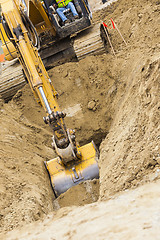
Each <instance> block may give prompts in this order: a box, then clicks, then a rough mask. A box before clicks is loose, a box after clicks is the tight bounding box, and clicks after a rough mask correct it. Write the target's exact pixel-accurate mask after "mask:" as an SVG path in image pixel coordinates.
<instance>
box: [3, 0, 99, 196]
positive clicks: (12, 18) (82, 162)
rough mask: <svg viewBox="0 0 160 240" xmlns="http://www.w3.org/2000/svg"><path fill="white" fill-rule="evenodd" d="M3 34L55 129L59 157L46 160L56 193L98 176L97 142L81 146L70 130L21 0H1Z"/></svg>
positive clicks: (73, 132)
mask: <svg viewBox="0 0 160 240" xmlns="http://www.w3.org/2000/svg"><path fill="white" fill-rule="evenodd" d="M0 3H1V7H2V21H3V25H1V34H3V36H4V33H5V34H6V36H7V38H8V40H9V41H10V42H11V43H12V45H13V46H14V48H13V53H14V54H16V55H17V57H18V59H19V62H20V63H21V65H22V68H23V71H24V74H25V76H26V78H27V80H28V82H29V84H30V87H31V89H32V91H33V93H34V96H35V98H36V100H37V102H38V103H39V104H40V105H41V106H42V107H43V108H44V110H45V112H46V116H45V117H44V122H45V123H46V124H49V126H50V128H51V130H52V131H53V137H52V146H53V149H54V150H55V151H56V153H57V155H58V157H57V158H55V159H52V160H50V161H47V162H45V166H46V168H47V170H48V173H49V176H50V179H51V184H52V187H53V190H54V193H55V195H56V196H59V195H60V194H61V193H63V192H65V191H66V190H67V189H68V188H70V187H72V186H74V185H76V184H78V183H80V182H81V181H84V180H88V179H93V178H98V176H99V170H98V164H97V159H98V153H97V151H96V148H95V145H94V143H93V142H91V143H89V144H87V145H85V146H82V147H80V146H79V145H78V143H77V142H76V136H75V131H74V130H71V129H67V128H66V125H65V122H64V118H65V116H66V114H65V113H64V112H62V111H61V110H60V108H59V106H58V103H57V92H56V91H55V89H54V87H53V86H52V83H51V80H50V78H49V76H48V74H47V71H46V69H45V67H44V65H43V62H42V60H41V57H40V56H39V54H38V50H37V47H36V46H34V45H33V41H32V40H31V39H30V37H29V35H30V34H29V32H28V30H27V27H26V26H25V21H24V14H25V13H24V8H23V6H21V5H19V2H18V0H1V1H0Z"/></svg>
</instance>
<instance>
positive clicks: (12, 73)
mask: <svg viewBox="0 0 160 240" xmlns="http://www.w3.org/2000/svg"><path fill="white" fill-rule="evenodd" d="M25 84H26V81H25V78H24V75H23V71H22V67H21V65H20V64H19V62H18V60H17V59H16V60H13V61H11V62H5V63H3V65H2V66H1V74H0V98H2V99H3V100H4V101H5V102H8V101H9V100H10V99H11V98H12V97H13V96H14V95H15V94H16V92H17V91H18V90H19V89H21V88H22V87H23V86H24V85H25Z"/></svg>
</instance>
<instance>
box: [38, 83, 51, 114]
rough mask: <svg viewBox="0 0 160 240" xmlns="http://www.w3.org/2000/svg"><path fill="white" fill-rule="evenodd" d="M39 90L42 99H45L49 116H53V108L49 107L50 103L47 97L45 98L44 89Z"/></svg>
mask: <svg viewBox="0 0 160 240" xmlns="http://www.w3.org/2000/svg"><path fill="white" fill-rule="evenodd" d="M38 89H39V91H40V94H41V96H42V98H43V102H44V104H45V106H46V108H47V112H48V113H49V114H51V113H52V110H51V108H50V106H49V103H48V101H47V98H46V96H45V94H44V91H43V88H42V87H39V88H38Z"/></svg>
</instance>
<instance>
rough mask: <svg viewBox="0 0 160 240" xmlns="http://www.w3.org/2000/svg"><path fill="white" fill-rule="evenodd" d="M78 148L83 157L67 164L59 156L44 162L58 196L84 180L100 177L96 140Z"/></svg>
mask: <svg viewBox="0 0 160 240" xmlns="http://www.w3.org/2000/svg"><path fill="white" fill-rule="evenodd" d="M78 150H79V151H80V153H81V159H80V160H76V161H72V162H71V163H70V164H67V166H65V165H64V164H63V163H62V161H61V160H60V158H59V157H57V158H54V159H52V160H49V161H45V162H44V163H45V166H46V169H47V171H48V173H49V177H50V181H51V186H52V188H53V191H54V193H55V196H56V197H58V196H59V195H60V194H62V193H64V192H66V191H67V190H68V189H69V188H71V187H73V186H75V185H77V184H79V183H80V182H82V181H86V180H90V179H94V178H96V179H98V178H99V168H98V163H97V161H98V156H99V153H98V151H97V149H96V147H95V145H94V142H93V141H92V142H91V143H89V144H86V145H84V146H82V147H79V148H78Z"/></svg>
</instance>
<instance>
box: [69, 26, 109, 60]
mask: <svg viewBox="0 0 160 240" xmlns="http://www.w3.org/2000/svg"><path fill="white" fill-rule="evenodd" d="M74 51H75V53H76V56H77V59H78V60H81V59H83V58H85V57H86V56H88V55H98V54H103V53H106V51H107V36H106V34H105V32H104V28H103V26H101V25H99V24H96V25H94V26H93V27H91V28H89V29H87V30H86V31H84V32H81V33H80V34H79V35H78V36H77V37H76V39H75V41H74Z"/></svg>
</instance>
